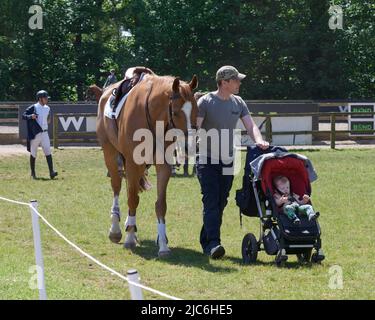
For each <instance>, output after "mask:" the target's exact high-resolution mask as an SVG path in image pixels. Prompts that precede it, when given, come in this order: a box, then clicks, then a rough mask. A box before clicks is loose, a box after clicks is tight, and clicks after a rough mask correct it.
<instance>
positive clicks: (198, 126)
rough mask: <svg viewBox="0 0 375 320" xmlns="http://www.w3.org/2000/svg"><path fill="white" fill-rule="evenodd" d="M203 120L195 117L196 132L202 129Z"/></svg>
mask: <svg viewBox="0 0 375 320" xmlns="http://www.w3.org/2000/svg"><path fill="white" fill-rule="evenodd" d="M203 120H204V118H203V117H197V130H199V129H200V128H201V127H202V123H203Z"/></svg>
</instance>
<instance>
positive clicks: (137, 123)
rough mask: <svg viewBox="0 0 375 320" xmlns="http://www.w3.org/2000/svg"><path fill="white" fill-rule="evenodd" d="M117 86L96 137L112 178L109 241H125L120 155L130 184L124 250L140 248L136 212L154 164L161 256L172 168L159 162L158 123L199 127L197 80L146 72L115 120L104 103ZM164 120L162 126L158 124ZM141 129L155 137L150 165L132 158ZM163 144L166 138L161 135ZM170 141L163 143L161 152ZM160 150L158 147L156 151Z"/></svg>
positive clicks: (99, 119) (100, 108) (100, 111)
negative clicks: (149, 168)
mask: <svg viewBox="0 0 375 320" xmlns="http://www.w3.org/2000/svg"><path fill="white" fill-rule="evenodd" d="M119 85H120V82H119V83H116V84H113V85H111V86H110V87H108V88H107V89H105V91H104V92H103V95H102V96H101V98H100V101H99V106H98V116H97V136H98V139H99V141H100V144H101V146H102V148H103V152H104V159H105V164H106V166H107V168H108V170H109V173H110V176H111V185H112V190H113V197H114V198H113V205H112V208H111V220H112V225H111V228H110V232H109V238H110V240H111V241H112V242H114V243H119V242H120V241H121V238H122V233H121V228H120V225H119V222H120V218H121V215H120V209H119V195H120V190H121V181H122V179H121V177H120V176H119V174H118V170H117V169H118V168H117V155H118V154H121V155H122V157H123V159H124V166H125V175H126V177H125V178H126V181H127V200H128V210H129V211H128V217H127V219H126V222H125V231H126V237H125V242H124V247H125V248H127V249H132V248H134V247H135V246H136V245H137V238H136V232H137V225H136V212H137V207H138V204H139V192H140V191H142V189H147V188H145V185H147V182H146V178H145V172H146V167H147V165H148V164H155V166H156V176H157V201H156V203H155V211H156V217H157V230H158V237H157V244H158V246H159V256H165V255H168V254H169V253H170V249H169V248H168V244H167V242H168V240H167V236H166V225H165V215H166V211H167V202H166V194H167V185H168V181H169V178H170V176H171V166H170V164H168V163H166V162H165V161H162V162H163V163H161V164H160V163H159V161H158V162H155V158H156V156H155V147H156V145H157V144H158V142H157V141H155V130H156V129H155V128H156V122H157V121H158V123H159V124H160V123H162V124H163V126H164V129H171V128H174V129H180V130H182V131H183V132H184V133H185V134H186V133H187V131H188V129H190V128H192V127H195V126H196V118H197V113H198V108H197V103H196V100H195V99H194V95H193V90H195V89H196V88H197V86H198V79H197V77H196V76H194V77H193V79H192V80H191V82H190V83H185V82H183V81H180V79H179V78H174V77H169V76H164V77H161V76H157V75H155V74H153V73H152V74H148V75H146V76H145V77H144V79H143V81H141V82H140V83H138V84H137V85H136V86H135V87H134V88H133V89H132V91H131V92H130V93H129V96H128V98H127V100H126V102H125V105H124V106H123V109H122V110H121V113H120V115H119V116H118V118H117V119H116V120H114V119H110V118H108V117H106V116H105V115H104V108H105V105H106V103H107V101H108V99H109V98H110V96H111V95H112V92H113V90H114V89H115V88H118V87H119ZM160 121H161V122H160ZM139 129H143V130H147V131H148V132H150V136H151V137H153V139H152V141H151V144H148V145H149V147H151V148H152V152H151V155H152V156H151V159H150V160H149V161H148V162H147V163H146V161H145V162H144V163H139V161H137V160H136V159H135V158H134V154H135V152H134V151H135V149H136V148H137V146H138V147H139V146H140V144H142V143H143V142H144V140H145V139H143V140H142V141H135V140H138V139H134V135H135V134H136V132H139ZM163 140H164V136H163ZM171 143H172V142H166V141H164V145H165V146H164V149H163V152H165V150H166V149H167V148H168V147H169V146H170V144H171ZM156 149H157V147H156Z"/></svg>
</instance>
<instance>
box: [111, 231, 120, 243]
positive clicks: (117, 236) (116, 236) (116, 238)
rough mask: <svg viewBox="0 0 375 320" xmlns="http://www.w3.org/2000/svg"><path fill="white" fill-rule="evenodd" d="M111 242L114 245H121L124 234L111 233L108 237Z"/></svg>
mask: <svg viewBox="0 0 375 320" xmlns="http://www.w3.org/2000/svg"><path fill="white" fill-rule="evenodd" d="M108 238H109V240H111V241H112V242H113V243H119V242H120V241H121V239H122V233H121V232H119V233H112V232H110V233H109V235H108Z"/></svg>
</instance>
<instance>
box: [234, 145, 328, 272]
mask: <svg viewBox="0 0 375 320" xmlns="http://www.w3.org/2000/svg"><path fill="white" fill-rule="evenodd" d="M277 175H283V176H286V177H287V178H288V179H289V180H290V185H291V189H292V192H294V193H296V194H298V195H301V196H303V195H304V194H307V195H311V185H310V182H313V181H315V180H316V179H317V175H316V173H315V171H314V168H313V166H312V164H311V162H310V160H309V159H307V158H306V157H304V156H302V155H299V154H293V153H288V151H287V150H286V149H284V148H281V147H270V148H269V149H268V150H266V151H262V150H261V149H260V148H258V147H248V150H247V156H246V165H245V175H244V177H243V185H242V189H240V190H237V192H236V203H237V206H238V207H239V208H240V219H241V225H242V215H245V216H249V217H259V218H260V222H261V231H260V236H259V240H257V239H256V237H255V236H254V234H252V233H249V234H247V235H246V236H245V237H244V239H243V242H242V258H243V261H244V263H246V264H250V263H255V262H256V260H257V256H258V252H259V251H262V250H264V251H265V252H266V253H267V254H269V255H275V256H276V258H275V262H276V265H277V266H278V267H282V266H284V265H285V262H286V261H287V260H288V255H291V254H296V255H297V257H298V261H299V262H301V263H303V262H310V261H311V262H313V263H320V262H321V261H323V260H324V258H325V257H324V254H323V250H322V248H321V247H322V241H321V238H320V237H321V230H320V226H319V222H318V221H317V219H314V220H311V221H309V220H308V219H307V217H302V216H300V220H301V223H300V225H295V224H293V221H291V220H290V219H289V218H288V217H287V216H286V215H285V214H284V213H283V212H280V209H279V208H278V207H277V205H276V203H275V200H274V198H273V194H274V192H275V190H274V186H273V178H274V177H275V176H277ZM310 204H311V205H312V203H310ZM318 216H319V213H317V217H318ZM313 250H314V252H313Z"/></svg>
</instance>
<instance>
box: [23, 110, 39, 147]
mask: <svg viewBox="0 0 375 320" xmlns="http://www.w3.org/2000/svg"><path fill="white" fill-rule="evenodd" d="M33 114H35V104H33V105H32V106H30V107H28V108H27V109H26V111H25V112H24V113H23V114H22V119H23V120H27V121H26V123H27V151H29V152H30V141H31V140H33V139H34V138H35V136H36V135H37V134H38V133H40V132H43V129H42V128H41V126H40V125H39V123H38V122H37V121H36V120H33V119H32V118H31V116H32V115H33Z"/></svg>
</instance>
